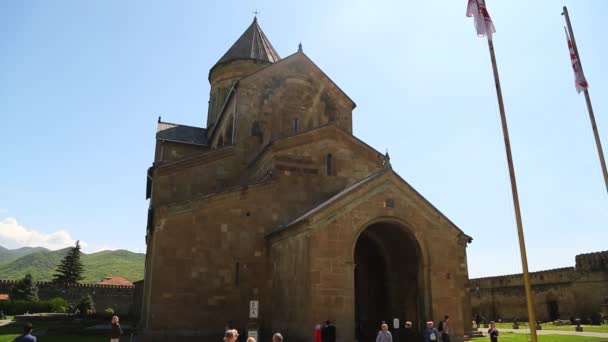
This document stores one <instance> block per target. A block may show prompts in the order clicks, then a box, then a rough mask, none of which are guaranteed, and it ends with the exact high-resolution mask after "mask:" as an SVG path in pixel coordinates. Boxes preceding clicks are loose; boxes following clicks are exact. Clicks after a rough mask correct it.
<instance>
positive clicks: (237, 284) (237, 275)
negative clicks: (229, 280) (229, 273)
mask: <svg viewBox="0 0 608 342" xmlns="http://www.w3.org/2000/svg"><path fill="white" fill-rule="evenodd" d="M239 268H240V267H239V263H238V262H237V263H236V265H235V272H234V284H235V285H236V286H239Z"/></svg>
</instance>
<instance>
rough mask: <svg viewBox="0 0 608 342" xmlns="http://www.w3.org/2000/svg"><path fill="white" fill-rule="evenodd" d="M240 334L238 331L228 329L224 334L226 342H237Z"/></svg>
mask: <svg viewBox="0 0 608 342" xmlns="http://www.w3.org/2000/svg"><path fill="white" fill-rule="evenodd" d="M237 338H239V332H238V331H237V330H236V329H228V330H226V332H225V333H224V342H236V340H237Z"/></svg>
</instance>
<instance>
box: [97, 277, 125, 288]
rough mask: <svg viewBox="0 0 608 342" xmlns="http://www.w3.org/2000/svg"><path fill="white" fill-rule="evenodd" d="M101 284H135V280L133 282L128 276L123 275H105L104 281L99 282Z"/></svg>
mask: <svg viewBox="0 0 608 342" xmlns="http://www.w3.org/2000/svg"><path fill="white" fill-rule="evenodd" d="M98 284H99V285H120V286H133V282H131V281H130V280H129V279H127V278H123V277H111V276H110V277H105V278H104V279H103V280H102V281H100V282H99V283H98Z"/></svg>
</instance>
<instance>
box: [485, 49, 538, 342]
mask: <svg viewBox="0 0 608 342" xmlns="http://www.w3.org/2000/svg"><path fill="white" fill-rule="evenodd" d="M488 48H489V49H490V57H491V58H492V69H493V70H494V81H495V83H496V95H497V96H498V107H499V109H500V121H501V122H502V132H503V136H504V139H505V150H506V152H507V163H508V164H509V175H510V177H511V192H512V194H513V206H514V208H515V220H516V222H517V236H518V237H519V251H520V254H521V264H522V268H523V275H524V288H525V291H526V303H527V306H528V322H529V324H530V336H531V338H532V342H537V337H536V315H535V314H534V302H533V300H532V288H531V286H530V275H529V273H528V257H527V255H526V243H525V240H524V230H523V224H522V220H521V211H520V208H519V195H518V192H517V182H516V181H515V168H514V167H513V156H512V155H511V142H510V140H509V129H508V128H507V117H506V115H505V106H504V103H503V100H502V90H501V87H500V78H499V77H498V66H497V65H496V55H495V54H494V43H493V42H492V38H490V37H488Z"/></svg>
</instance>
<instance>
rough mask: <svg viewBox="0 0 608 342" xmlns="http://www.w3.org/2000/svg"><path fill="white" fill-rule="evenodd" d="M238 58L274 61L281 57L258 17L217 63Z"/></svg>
mask: <svg viewBox="0 0 608 342" xmlns="http://www.w3.org/2000/svg"><path fill="white" fill-rule="evenodd" d="M237 59H254V60H258V61H260V62H267V63H274V62H277V61H278V60H280V59H281V57H279V54H278V53H277V51H276V50H275V49H274V47H272V44H270V41H269V40H268V38H266V35H265V34H264V32H263V31H262V28H260V25H258V19H257V17H254V18H253V23H251V25H249V27H248V28H247V30H245V32H244V33H243V34H242V35H241V37H239V39H237V41H236V42H235V43H234V44H233V45H232V47H230V49H228V51H227V52H226V53H225V54H224V55H223V56H222V58H220V60H219V61H217V63H216V65H217V64H220V63H226V62H229V61H233V60H237Z"/></svg>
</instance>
